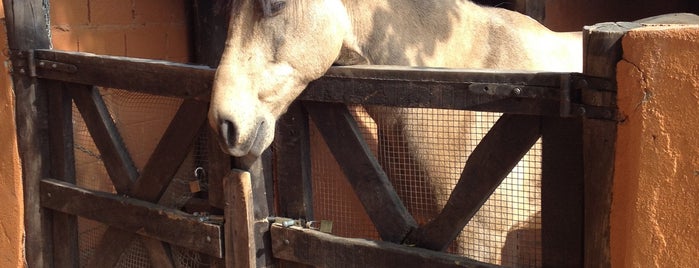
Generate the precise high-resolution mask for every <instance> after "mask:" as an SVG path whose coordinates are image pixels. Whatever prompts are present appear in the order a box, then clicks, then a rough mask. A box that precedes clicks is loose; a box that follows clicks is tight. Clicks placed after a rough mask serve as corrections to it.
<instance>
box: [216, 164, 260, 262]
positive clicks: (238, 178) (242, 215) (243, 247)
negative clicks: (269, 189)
mask: <svg viewBox="0 0 699 268" xmlns="http://www.w3.org/2000/svg"><path fill="white" fill-rule="evenodd" d="M223 188H224V194H225V197H226V208H225V209H224V210H225V216H224V217H225V234H226V238H225V241H226V254H225V257H226V266H227V267H241V268H242V267H248V268H254V267H256V266H257V265H256V259H257V257H256V250H255V230H254V229H255V226H254V225H255V215H254V214H253V210H254V206H253V197H252V181H251V177H250V173H249V172H245V171H241V170H233V171H231V172H230V173H229V174H228V176H226V177H225V178H224V179H223Z"/></svg>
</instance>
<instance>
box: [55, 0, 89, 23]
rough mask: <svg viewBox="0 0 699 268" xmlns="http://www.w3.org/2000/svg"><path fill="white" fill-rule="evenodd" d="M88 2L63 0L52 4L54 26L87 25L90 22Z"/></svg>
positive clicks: (84, 0)
mask: <svg viewBox="0 0 699 268" xmlns="http://www.w3.org/2000/svg"><path fill="white" fill-rule="evenodd" d="M87 2H88V0H62V1H52V2H51V11H50V15H51V24H52V25H73V26H77V25H87V24H88V22H89V10H88V3H87Z"/></svg>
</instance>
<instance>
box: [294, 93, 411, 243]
mask: <svg viewBox="0 0 699 268" xmlns="http://www.w3.org/2000/svg"><path fill="white" fill-rule="evenodd" d="M304 105H305V107H306V110H308V113H309V114H310V116H311V118H312V119H313V122H315V124H316V126H317V127H318V130H319V131H320V133H321V135H322V136H323V138H324V139H325V141H326V142H327V144H328V147H329V148H330V151H331V152H332V154H333V156H335V159H337V162H338V163H340V167H341V168H342V171H343V172H344V173H345V175H346V177H347V179H348V181H349V183H350V185H352V188H353V189H354V192H355V193H356V194H357V197H359V200H360V201H361V203H362V205H364V209H365V210H366V212H367V214H368V215H369V218H370V219H371V221H372V222H373V223H374V225H375V226H376V230H377V231H378V232H379V235H380V236H381V239H383V240H384V241H389V242H394V243H401V242H403V239H405V237H406V236H407V235H408V233H410V232H411V231H413V230H414V229H416V228H417V223H416V222H415V219H413V217H412V216H411V215H410V213H409V212H408V210H407V209H406V208H405V206H404V205H403V202H402V201H401V200H400V198H399V197H398V194H397V193H396V191H395V189H393V186H392V185H391V182H390V181H389V180H388V177H387V176H386V173H385V172H384V171H383V169H382V168H381V166H380V165H379V163H378V161H377V160H376V158H375V157H374V155H373V153H372V152H371V149H369V146H368V145H367V144H366V141H365V140H364V138H363V137H362V134H361V132H360V130H359V127H358V126H357V122H355V120H354V118H353V117H352V115H351V114H350V112H349V110H347V106H345V105H344V104H334V103H320V102H306V103H304Z"/></svg>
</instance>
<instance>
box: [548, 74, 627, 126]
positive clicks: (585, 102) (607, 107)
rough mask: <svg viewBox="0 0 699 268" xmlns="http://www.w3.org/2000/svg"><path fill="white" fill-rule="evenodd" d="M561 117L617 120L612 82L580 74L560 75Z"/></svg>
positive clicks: (613, 84) (614, 88)
mask: <svg viewBox="0 0 699 268" xmlns="http://www.w3.org/2000/svg"><path fill="white" fill-rule="evenodd" d="M560 102H561V103H560V112H561V114H560V115H561V117H564V118H569V117H584V118H589V119H602V120H613V121H616V120H618V109H617V107H616V85H615V83H614V82H613V81H610V80H607V79H604V78H599V77H593V76H587V75H584V74H580V73H569V74H562V75H561V96H560Z"/></svg>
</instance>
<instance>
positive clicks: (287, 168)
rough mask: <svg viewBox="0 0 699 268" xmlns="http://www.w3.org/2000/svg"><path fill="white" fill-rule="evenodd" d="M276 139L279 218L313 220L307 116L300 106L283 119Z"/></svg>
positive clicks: (290, 110) (292, 106) (297, 105)
mask: <svg viewBox="0 0 699 268" xmlns="http://www.w3.org/2000/svg"><path fill="white" fill-rule="evenodd" d="M275 137H276V140H275V143H276V146H275V148H276V154H277V157H276V168H277V178H278V179H277V192H278V197H279V215H280V216H283V217H287V218H292V219H306V220H313V197H312V195H313V190H312V182H311V156H310V150H311V149H310V140H309V139H310V136H309V132H308V113H307V112H306V111H305V109H304V108H303V106H302V105H301V104H300V103H298V102H296V103H294V104H292V105H291V106H290V107H289V110H288V111H287V112H286V114H284V115H283V116H282V117H281V118H280V120H279V122H278V123H277V133H276V135H275Z"/></svg>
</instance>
